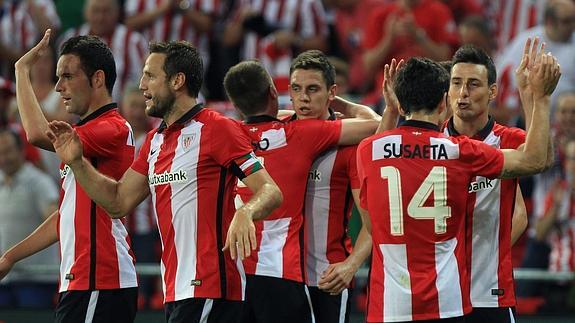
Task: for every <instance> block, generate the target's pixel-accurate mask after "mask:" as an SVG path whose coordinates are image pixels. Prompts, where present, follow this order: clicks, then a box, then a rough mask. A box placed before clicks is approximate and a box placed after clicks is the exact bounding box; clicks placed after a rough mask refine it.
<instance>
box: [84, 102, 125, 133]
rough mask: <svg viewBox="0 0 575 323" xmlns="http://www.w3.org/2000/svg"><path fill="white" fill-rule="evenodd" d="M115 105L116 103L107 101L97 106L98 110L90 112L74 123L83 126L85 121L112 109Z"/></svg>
mask: <svg viewBox="0 0 575 323" xmlns="http://www.w3.org/2000/svg"><path fill="white" fill-rule="evenodd" d="M116 107H117V105H116V103H114V102H112V103H108V104H106V105H105V106H103V107H101V108H98V110H96V111H94V112H92V113H90V114H89V115H88V116H87V117H85V118H84V119H82V120H80V121H78V123H76V126H77V127H79V126H83V125H85V124H86V123H88V122H89V121H91V120H94V119H96V118H97V117H99V116H101V115H103V114H104V113H106V112H108V111H110V110H114V109H115V108H116Z"/></svg>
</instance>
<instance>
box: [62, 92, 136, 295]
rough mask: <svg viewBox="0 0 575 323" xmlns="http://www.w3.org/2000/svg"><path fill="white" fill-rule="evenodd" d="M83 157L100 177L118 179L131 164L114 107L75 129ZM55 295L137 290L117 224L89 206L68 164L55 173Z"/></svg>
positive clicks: (129, 139) (128, 140) (130, 142)
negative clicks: (58, 188) (59, 179)
mask: <svg viewBox="0 0 575 323" xmlns="http://www.w3.org/2000/svg"><path fill="white" fill-rule="evenodd" d="M75 129H76V132H77V133H78V135H79V136H80V140H81V141H82V144H83V145H84V157H85V158H86V159H88V160H90V162H91V163H92V165H93V166H94V167H95V168H96V169H97V170H98V171H99V172H100V173H102V174H104V175H106V176H110V177H112V178H114V179H116V180H119V179H120V178H121V177H122V175H123V174H124V172H125V171H126V170H127V169H128V167H130V164H131V163H132V161H133V159H134V138H133V135H132V130H131V128H130V125H129V124H128V122H127V121H126V120H125V119H124V118H123V117H122V116H120V114H119V113H118V111H117V109H116V105H115V104H114V103H112V104H108V105H106V106H104V107H102V108H100V109H98V110H96V111H95V112H93V113H92V114H90V115H89V116H88V117H86V118H84V119H83V120H81V121H80V122H79V123H78V124H76V126H75ZM60 175H61V177H62V190H61V196H60V198H61V202H60V210H59V213H60V214H59V218H58V235H59V238H60V253H61V256H62V262H61V263H60V292H65V291H69V290H102V289H117V288H129V287H136V286H137V278H136V269H135V266H134V262H135V260H134V255H133V253H132V250H131V248H130V245H129V237H128V232H127V231H126V228H125V227H124V224H123V223H122V221H121V220H120V219H111V218H110V216H109V215H108V214H107V213H106V211H104V209H102V208H101V207H99V206H97V205H96V203H95V202H93V201H92V200H91V199H90V197H89V196H88V195H87V194H86V192H85V191H84V190H83V189H82V187H81V186H80V185H79V184H78V183H77V182H76V179H75V178H74V173H73V172H72V169H71V168H70V167H69V166H68V165H62V166H61V168H60Z"/></svg>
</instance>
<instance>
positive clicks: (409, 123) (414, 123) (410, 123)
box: [401, 120, 439, 132]
mask: <svg viewBox="0 0 575 323" xmlns="http://www.w3.org/2000/svg"><path fill="white" fill-rule="evenodd" d="M401 126H402V127H403V126H406V127H415V128H423V129H428V130H434V131H438V132H439V127H438V126H437V125H436V124H433V123H431V122H427V121H420V120H405V121H404V122H403V123H402V124H401Z"/></svg>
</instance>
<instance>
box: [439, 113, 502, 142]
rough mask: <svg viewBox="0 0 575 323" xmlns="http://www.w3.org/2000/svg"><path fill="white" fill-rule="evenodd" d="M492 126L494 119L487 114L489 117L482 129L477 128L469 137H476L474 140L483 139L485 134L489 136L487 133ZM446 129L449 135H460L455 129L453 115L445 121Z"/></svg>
mask: <svg viewBox="0 0 575 323" xmlns="http://www.w3.org/2000/svg"><path fill="white" fill-rule="evenodd" d="M493 126H495V119H493V117H491V116H489V119H488V120H487V124H486V125H485V127H483V129H481V130H479V131H478V132H477V133H476V134H475V135H474V136H473V137H471V138H472V139H476V140H481V141H483V140H485V138H487V136H489V134H490V133H491V131H492V130H493ZM447 131H448V132H449V135H450V136H460V135H461V134H460V133H459V132H458V131H457V130H456V129H455V123H454V122H453V117H451V118H450V119H449V122H448V123H447Z"/></svg>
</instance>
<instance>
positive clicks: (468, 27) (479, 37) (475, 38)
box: [457, 16, 496, 57]
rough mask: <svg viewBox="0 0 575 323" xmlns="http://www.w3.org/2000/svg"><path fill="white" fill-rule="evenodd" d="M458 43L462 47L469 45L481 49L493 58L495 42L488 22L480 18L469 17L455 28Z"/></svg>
mask: <svg viewBox="0 0 575 323" xmlns="http://www.w3.org/2000/svg"><path fill="white" fill-rule="evenodd" d="M457 32H458V34H459V42H460V43H461V44H462V45H465V44H471V45H474V46H476V47H479V48H481V49H483V50H484V51H485V52H486V53H487V54H488V55H489V56H491V57H493V53H494V51H495V46H496V44H495V42H494V38H493V34H492V33H491V30H490V29H489V22H488V21H487V20H486V19H485V18H483V17H481V16H469V17H467V18H465V19H463V21H462V22H461V23H460V24H459V25H458V26H457Z"/></svg>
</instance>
